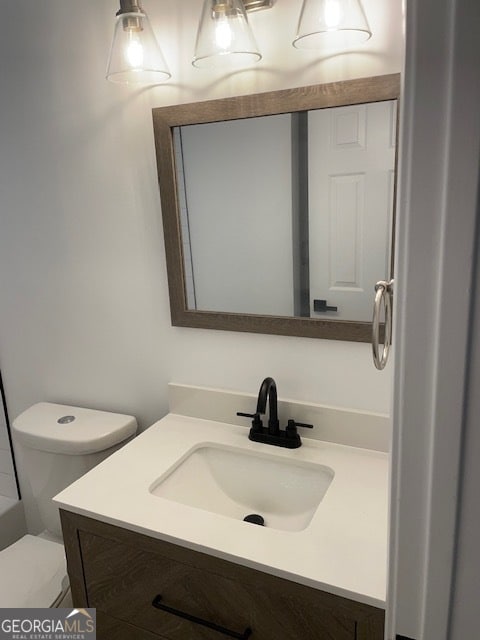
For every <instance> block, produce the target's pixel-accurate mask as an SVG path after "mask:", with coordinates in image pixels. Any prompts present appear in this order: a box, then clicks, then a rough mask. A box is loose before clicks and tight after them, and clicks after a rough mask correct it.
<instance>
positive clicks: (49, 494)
mask: <svg viewBox="0 0 480 640" xmlns="http://www.w3.org/2000/svg"><path fill="white" fill-rule="evenodd" d="M12 431H13V437H14V441H15V444H16V446H15V450H16V453H17V455H18V456H19V458H20V459H21V465H20V466H21V469H22V486H23V487H24V488H25V489H26V491H28V493H29V494H30V496H29V497H30V500H28V502H31V508H32V509H33V510H35V518H34V519H35V520H36V521H37V522H38V521H40V522H41V525H42V527H43V529H44V530H46V531H47V532H50V533H51V534H53V537H61V526H60V517H59V513H58V508H57V507H56V506H55V505H54V504H53V502H52V498H53V496H55V495H56V494H57V493H59V492H60V491H62V490H63V489H65V487H67V486H68V485H69V484H71V483H72V482H74V481H75V480H77V479H78V478H80V476H82V475H84V474H85V473H86V472H87V471H89V470H90V469H92V468H93V467H94V466H96V465H97V464H98V463H99V462H101V461H102V460H104V459H105V458H107V457H108V456H109V455H110V454H112V453H113V452H114V451H116V450H117V449H119V448H120V447H121V446H122V445H123V444H125V442H126V441H127V440H129V439H131V438H132V437H133V436H134V435H135V433H136V431H137V421H136V419H135V418H134V417H132V416H127V415H123V414H118V413H110V412H108V411H97V410H94V409H84V408H80V407H71V406H68V405H61V404H53V403H50V402H39V403H38V404H35V405H33V406H32V407H30V408H29V409H27V410H26V411H24V412H23V413H21V414H20V415H19V416H18V417H17V418H16V419H15V420H14V421H13V424H12Z"/></svg>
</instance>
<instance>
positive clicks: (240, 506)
mask: <svg viewBox="0 0 480 640" xmlns="http://www.w3.org/2000/svg"><path fill="white" fill-rule="evenodd" d="M333 476H334V472H333V470H332V469H331V468H330V467H327V466H324V465H320V464H313V463H309V462H303V461H293V460H291V459H288V458H285V457H280V456H275V455H270V454H268V453H265V454H262V453H257V452H251V451H245V450H242V449H238V448H234V447H226V446H219V445H214V444H203V445H200V446H198V447H196V448H195V449H193V450H192V451H190V452H189V453H188V454H187V456H185V457H184V458H183V459H182V460H180V461H179V463H178V464H176V465H175V466H174V467H173V468H171V469H170V470H169V471H168V472H167V474H166V475H164V476H162V477H161V478H159V479H158V480H157V481H156V482H154V483H153V485H152V486H151V487H150V492H151V493H152V494H153V495H155V496H159V497H161V498H166V499H167V500H174V501H176V502H179V503H181V504H185V505H188V506H190V507H196V508H198V509H204V510H206V511H210V512H214V513H217V514H220V515H224V516H229V517H230V518H235V519H236V520H243V519H244V518H245V516H247V515H250V514H258V515H261V516H262V517H263V518H264V520H265V526H266V527H270V528H273V529H283V530H286V531H301V530H302V529H305V528H306V527H307V526H308V525H309V523H310V521H311V519H312V517H313V514H314V513H315V511H316V510H317V508H318V505H319V504H320V502H321V500H322V498H323V496H324V495H325V493H326V491H327V489H328V487H329V485H330V483H331V482H332V480H333ZM245 526H252V525H251V524H248V525H247V524H246V525H245Z"/></svg>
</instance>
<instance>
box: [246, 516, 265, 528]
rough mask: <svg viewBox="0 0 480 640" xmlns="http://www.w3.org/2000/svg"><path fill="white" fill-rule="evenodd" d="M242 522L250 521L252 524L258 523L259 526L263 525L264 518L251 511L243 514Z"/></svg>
mask: <svg viewBox="0 0 480 640" xmlns="http://www.w3.org/2000/svg"><path fill="white" fill-rule="evenodd" d="M243 521H244V522H251V523H252V524H258V525H260V526H261V527H263V526H264V525H265V520H264V518H263V517H262V516H259V515H258V513H251V514H250V515H248V516H245V518H244V519H243Z"/></svg>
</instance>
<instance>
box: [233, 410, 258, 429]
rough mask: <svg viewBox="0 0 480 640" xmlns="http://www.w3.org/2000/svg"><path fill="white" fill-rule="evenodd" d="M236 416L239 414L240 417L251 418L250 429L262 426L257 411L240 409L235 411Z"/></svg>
mask: <svg viewBox="0 0 480 640" xmlns="http://www.w3.org/2000/svg"><path fill="white" fill-rule="evenodd" d="M237 416H240V417H241V418H252V429H254V430H257V429H258V430H260V429H261V428H262V427H263V422H262V419H261V418H260V414H259V413H258V412H255V413H243V412H242V411H237Z"/></svg>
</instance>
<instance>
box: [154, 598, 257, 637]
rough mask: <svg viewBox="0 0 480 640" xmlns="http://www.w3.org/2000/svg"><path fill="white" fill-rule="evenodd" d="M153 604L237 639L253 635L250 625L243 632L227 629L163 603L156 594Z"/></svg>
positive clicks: (156, 607) (157, 607)
mask: <svg viewBox="0 0 480 640" xmlns="http://www.w3.org/2000/svg"><path fill="white" fill-rule="evenodd" d="M152 605H153V606H154V607H155V609H161V610H162V611H166V612H167V613H171V614H172V615H174V616H178V617H179V618H183V619H184V620H189V621H190V622H195V624H201V625H202V626H204V627H208V628H209V629H213V631H218V632H219V633H223V634H224V635H225V636H228V637H229V638H237V640H247V638H250V636H251V635H252V630H251V629H250V627H247V628H246V629H245V631H244V632H243V633H237V632H236V631H230V629H226V628H225V627H221V626H220V625H218V624H214V623H213V622H208V621H207V620H202V618H197V616H192V615H191V614H190V613H185V612H184V611H180V610H179V609H173V608H172V607H168V606H167V605H166V604H162V596H161V595H158V596H155V598H154V600H153V602H152Z"/></svg>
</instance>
